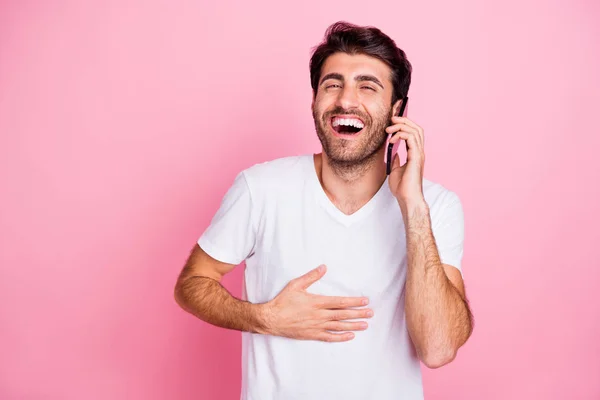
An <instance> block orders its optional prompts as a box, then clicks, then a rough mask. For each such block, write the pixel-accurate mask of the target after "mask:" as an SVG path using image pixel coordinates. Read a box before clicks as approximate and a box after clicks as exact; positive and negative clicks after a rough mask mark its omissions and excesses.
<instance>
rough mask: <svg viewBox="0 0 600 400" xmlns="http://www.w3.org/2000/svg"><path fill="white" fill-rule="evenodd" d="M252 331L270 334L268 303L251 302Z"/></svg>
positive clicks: (270, 313) (270, 319)
mask: <svg viewBox="0 0 600 400" xmlns="http://www.w3.org/2000/svg"><path fill="white" fill-rule="evenodd" d="M251 306H252V315H253V324H252V325H253V327H254V329H253V333H260V334H263V335H269V334H271V321H272V318H271V315H272V312H271V310H270V306H269V303H261V304H252V305H251Z"/></svg>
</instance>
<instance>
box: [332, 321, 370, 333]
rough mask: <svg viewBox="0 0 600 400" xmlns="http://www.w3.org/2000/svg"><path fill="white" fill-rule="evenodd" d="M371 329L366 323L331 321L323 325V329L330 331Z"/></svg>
mask: <svg viewBox="0 0 600 400" xmlns="http://www.w3.org/2000/svg"><path fill="white" fill-rule="evenodd" d="M368 327H369V324H367V323H366V322H365V321H361V322H341V321H330V322H327V323H326V324H325V325H323V328H325V329H327V330H328V331H337V332H348V331H364V330H365V329H367V328H368Z"/></svg>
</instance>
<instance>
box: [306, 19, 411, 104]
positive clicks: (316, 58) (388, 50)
mask: <svg viewBox="0 0 600 400" xmlns="http://www.w3.org/2000/svg"><path fill="white" fill-rule="evenodd" d="M338 52H343V53H348V54H364V55H367V56H371V57H375V58H378V59H379V60H381V61H383V62H384V63H386V64H387V65H388V66H389V67H390V68H391V69H392V76H391V78H392V84H393V86H394V91H393V94H392V104H394V103H395V102H396V101H397V100H398V99H401V98H404V97H405V96H406V95H407V94H408V88H409V86H410V74H411V72H412V66H411V64H410V62H409V61H408V60H407V59H406V54H405V53H404V51H402V49H400V48H398V47H397V46H396V43H395V42H394V41H393V40H392V39H391V38H390V37H389V36H387V35H386V34H384V33H383V32H381V31H380V30H379V29H377V28H374V27H370V26H366V27H363V26H357V25H354V24H351V23H348V22H343V21H340V22H336V23H334V24H333V25H331V26H329V28H327V31H326V32H325V37H324V40H323V42H321V43H320V44H319V45H318V46H317V47H316V48H315V49H314V52H313V55H312V57H311V59H310V83H311V86H312V89H313V95H314V96H316V94H317V88H318V86H319V79H320V78H321V67H322V66H323V64H324V63H325V60H326V59H327V57H329V56H331V55H333V54H334V53H338Z"/></svg>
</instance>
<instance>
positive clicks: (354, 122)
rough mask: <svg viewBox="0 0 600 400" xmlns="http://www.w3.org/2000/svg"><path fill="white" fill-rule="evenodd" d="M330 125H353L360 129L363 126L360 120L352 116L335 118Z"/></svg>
mask: <svg viewBox="0 0 600 400" xmlns="http://www.w3.org/2000/svg"><path fill="white" fill-rule="evenodd" d="M332 125H333V126H334V127H336V126H338V125H345V126H353V127H355V128H358V129H362V128H364V126H365V125H364V124H363V123H362V122H361V121H360V120H358V119H354V118H335V119H334V120H333V123H332Z"/></svg>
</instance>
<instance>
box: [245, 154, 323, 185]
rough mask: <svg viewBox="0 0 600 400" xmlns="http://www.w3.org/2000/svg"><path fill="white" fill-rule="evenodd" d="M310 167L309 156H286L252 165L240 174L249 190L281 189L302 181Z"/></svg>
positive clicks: (310, 159)
mask: <svg viewBox="0 0 600 400" xmlns="http://www.w3.org/2000/svg"><path fill="white" fill-rule="evenodd" d="M311 165H313V164H312V155H311V154H305V155H298V156H288V157H281V158H277V159H273V160H269V161H265V162H262V163H258V164H254V165H252V166H250V167H248V168H246V169H244V170H242V172H241V173H240V174H241V175H243V176H244V178H245V180H246V182H247V184H248V186H249V187H250V189H251V190H253V189H254V190H260V189H266V188H281V187H284V186H287V185H293V184H297V182H298V181H299V180H302V179H304V178H305V177H306V176H307V173H308V171H309V167H310V166H311Z"/></svg>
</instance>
